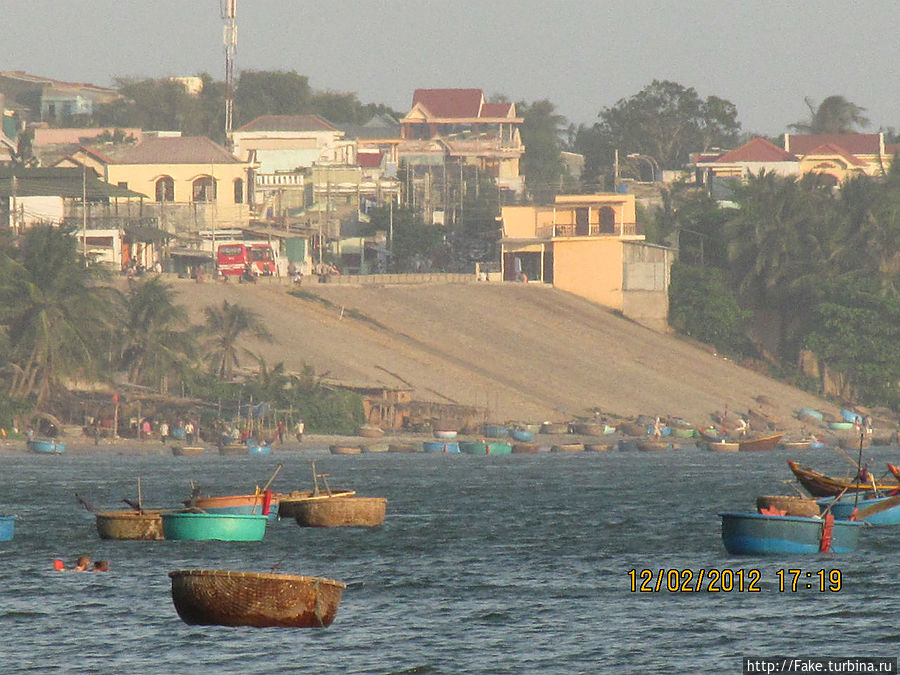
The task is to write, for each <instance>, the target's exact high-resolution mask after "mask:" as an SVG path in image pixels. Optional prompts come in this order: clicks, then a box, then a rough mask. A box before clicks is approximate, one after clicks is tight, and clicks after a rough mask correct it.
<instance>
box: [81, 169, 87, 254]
mask: <svg viewBox="0 0 900 675" xmlns="http://www.w3.org/2000/svg"><path fill="white" fill-rule="evenodd" d="M81 255H83V256H84V266H85V267H87V266H88V254H87V166H85V165H84V164H82V165H81Z"/></svg>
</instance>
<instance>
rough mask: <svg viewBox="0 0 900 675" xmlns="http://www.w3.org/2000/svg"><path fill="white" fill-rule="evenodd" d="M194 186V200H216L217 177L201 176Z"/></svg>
mask: <svg viewBox="0 0 900 675" xmlns="http://www.w3.org/2000/svg"><path fill="white" fill-rule="evenodd" d="M193 188H194V192H193V201H195V202H214V201H216V179H215V178H213V177H212V176H200V178H198V179H197V180H195V181H194V184H193Z"/></svg>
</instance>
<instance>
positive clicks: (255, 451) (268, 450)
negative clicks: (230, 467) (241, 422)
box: [247, 441, 272, 455]
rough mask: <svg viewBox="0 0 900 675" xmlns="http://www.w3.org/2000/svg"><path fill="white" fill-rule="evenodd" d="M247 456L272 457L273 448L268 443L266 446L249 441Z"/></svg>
mask: <svg viewBox="0 0 900 675" xmlns="http://www.w3.org/2000/svg"><path fill="white" fill-rule="evenodd" d="M247 454H248V455H271V454H272V446H271V445H269V444H268V443H266V444H264V445H257V444H256V443H253V442H251V441H247Z"/></svg>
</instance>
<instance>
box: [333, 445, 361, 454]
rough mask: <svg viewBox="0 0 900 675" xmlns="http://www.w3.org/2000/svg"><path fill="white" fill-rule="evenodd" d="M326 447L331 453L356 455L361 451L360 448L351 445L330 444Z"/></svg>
mask: <svg viewBox="0 0 900 675" xmlns="http://www.w3.org/2000/svg"><path fill="white" fill-rule="evenodd" d="M328 449H329V450H330V451H331V454H332V455H358V454H360V453H361V452H362V448H360V447H354V446H352V445H332V446H330V447H329V448H328Z"/></svg>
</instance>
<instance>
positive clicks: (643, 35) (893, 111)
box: [0, 0, 900, 136]
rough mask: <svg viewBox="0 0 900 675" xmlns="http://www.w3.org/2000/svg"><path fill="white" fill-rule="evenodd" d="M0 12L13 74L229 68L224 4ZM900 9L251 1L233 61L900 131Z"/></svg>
mask: <svg viewBox="0 0 900 675" xmlns="http://www.w3.org/2000/svg"><path fill="white" fill-rule="evenodd" d="M0 16H2V20H3V24H4V26H5V28H6V30H5V31H4V33H5V38H4V39H3V40H2V44H0V70H24V71H26V72H28V73H31V74H34V75H40V76H45V77H50V78H55V79H58V80H65V81H70V82H90V83H93V84H96V85H100V86H111V85H112V84H113V78H115V77H164V76H185V75H196V74H199V73H201V72H207V73H209V74H210V75H212V76H213V77H214V78H215V79H218V80H224V79H225V56H224V48H223V46H222V33H223V20H222V18H221V0H152V1H148V2H139V1H138V0H125V1H124V2H123V1H122V0H90V2H78V1H76V0H29V1H28V2H25V1H24V0H0ZM898 20H900V1H898V0H856V1H855V2H851V1H846V0H744V1H743V2H736V1H733V0H679V1H676V0H541V1H540V2H539V1H537V0H450V1H449V2H448V1H446V0H444V1H438V0H278V1H276V0H237V35H238V44H237V50H236V57H235V72H236V73H239V72H240V71H241V70H294V71H296V72H298V73H300V74H301V75H306V76H307V77H308V78H309V82H310V85H311V87H312V88H313V89H315V90H330V91H337V92H352V93H355V94H357V96H358V97H359V99H360V101H362V102H363V103H384V104H387V105H389V106H390V107H392V108H393V109H395V110H397V111H398V112H406V111H407V110H408V109H409V107H410V105H411V101H412V94H413V91H414V90H415V89H417V88H446V87H461V88H478V89H482V90H483V91H484V93H485V95H486V96H488V97H490V96H492V95H495V94H502V95H504V96H506V97H507V98H508V99H509V100H511V101H526V102H529V103H531V102H534V101H539V100H543V99H547V100H549V101H551V102H552V103H553V104H554V105H555V106H556V110H557V112H558V113H559V114H561V115H564V116H565V117H566V118H567V119H568V120H569V122H572V123H575V124H582V123H583V124H592V123H593V122H595V121H597V116H598V113H599V112H600V111H601V110H602V109H604V108H607V107H612V106H614V105H615V104H616V102H617V101H619V100H621V99H627V98H629V97H631V96H633V95H634V94H637V93H638V92H639V91H640V90H641V89H643V88H644V87H645V86H647V85H648V84H650V83H651V82H652V81H653V80H654V79H657V80H672V81H674V82H678V83H679V84H681V85H683V86H685V87H693V88H694V89H695V90H696V91H697V93H698V95H699V96H700V97H701V98H706V97H707V96H718V97H720V98H724V99H727V100H729V101H731V102H732V103H734V104H735V105H736V106H737V110H738V119H739V121H740V122H741V124H742V130H743V131H745V132H751V133H760V134H766V135H772V136H774V135H777V134H780V133H783V132H784V131H786V130H787V129H786V128H787V125H788V124H790V123H792V122H797V121H803V120H807V119H808V118H809V109H808V108H807V106H806V104H805V103H804V99H805V98H807V97H808V98H810V99H811V100H812V101H813V102H814V103H815V104H818V103H819V102H821V101H822V99H824V98H825V97H827V96H830V95H833V94H839V95H842V96H844V97H845V98H847V99H848V100H850V101H852V102H853V103H855V104H857V105H859V106H862V107H863V108H865V109H866V116H867V117H868V118H869V119H870V120H871V125H870V126H869V127H867V128H866V129H865V130H866V131H877V130H878V129H879V128H888V127H894V128H898V129H900V87H898V86H897V83H898V77H897V75H898V64H900V40H897V39H896V35H895V30H896V27H897V25H898ZM12 27H14V28H12Z"/></svg>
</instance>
